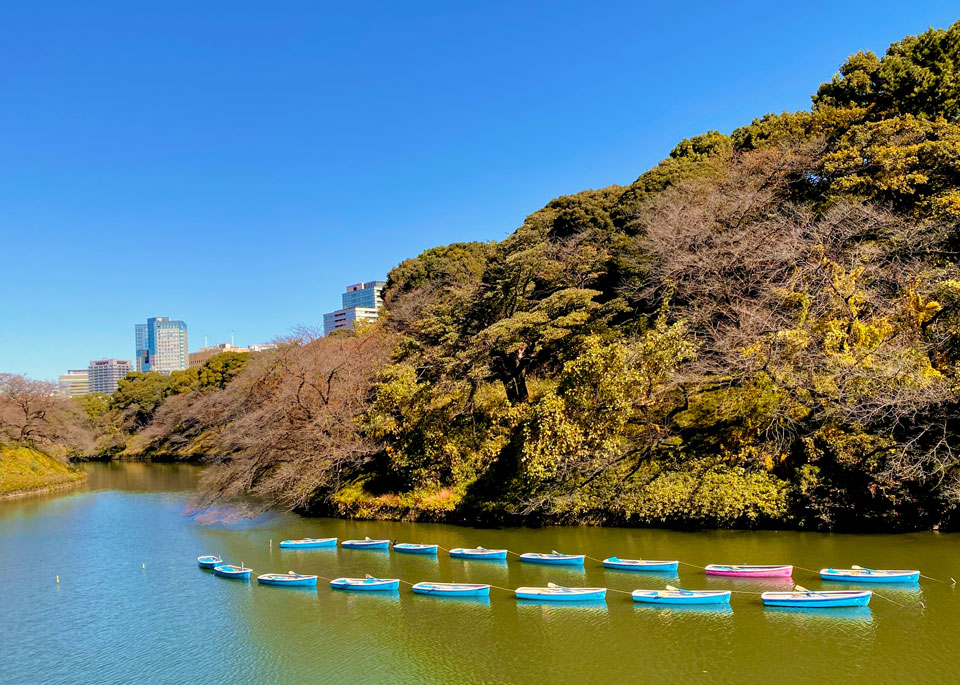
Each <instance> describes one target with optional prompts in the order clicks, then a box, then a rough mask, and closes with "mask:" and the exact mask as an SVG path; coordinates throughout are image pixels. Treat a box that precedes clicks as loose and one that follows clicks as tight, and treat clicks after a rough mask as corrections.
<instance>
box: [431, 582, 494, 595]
mask: <svg viewBox="0 0 960 685" xmlns="http://www.w3.org/2000/svg"><path fill="white" fill-rule="evenodd" d="M413 591H414V592H416V593H417V594H418V595H435V596H437V597H489V596H490V586H489V585H480V584H477V583H417V584H416V585H414V586H413Z"/></svg>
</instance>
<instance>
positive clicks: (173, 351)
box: [135, 316, 190, 373]
mask: <svg viewBox="0 0 960 685" xmlns="http://www.w3.org/2000/svg"><path fill="white" fill-rule="evenodd" d="M135 331H136V340H137V371H143V372H144V373H147V372H149V371H158V372H160V373H170V372H171V371H179V370H180V369H185V368H187V366H188V364H189V361H190V360H189V357H188V356H187V324H185V323H184V322H183V321H171V320H170V319H168V318H167V317H165V316H157V317H154V318H152V319H147V323H145V324H143V323H138V324H136V328H135Z"/></svg>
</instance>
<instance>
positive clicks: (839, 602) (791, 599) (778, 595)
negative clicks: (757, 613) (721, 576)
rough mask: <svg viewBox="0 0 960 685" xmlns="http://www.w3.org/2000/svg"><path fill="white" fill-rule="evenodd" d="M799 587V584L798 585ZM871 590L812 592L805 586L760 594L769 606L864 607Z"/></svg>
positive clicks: (871, 593) (868, 600)
mask: <svg viewBox="0 0 960 685" xmlns="http://www.w3.org/2000/svg"><path fill="white" fill-rule="evenodd" d="M798 587H799V586H798ZM872 595H873V592H871V591H870V590H821V591H819V592H814V591H812V590H807V589H806V588H803V589H798V590H794V591H793V592H764V593H763V594H762V595H760V599H762V600H763V603H764V605H765V606H769V607H808V608H825V607H865V606H867V605H868V604H869V603H870V597H871V596H872Z"/></svg>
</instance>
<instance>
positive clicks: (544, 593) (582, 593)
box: [514, 583, 607, 602]
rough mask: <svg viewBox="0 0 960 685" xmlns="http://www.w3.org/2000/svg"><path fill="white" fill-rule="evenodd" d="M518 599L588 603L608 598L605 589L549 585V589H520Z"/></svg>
mask: <svg viewBox="0 0 960 685" xmlns="http://www.w3.org/2000/svg"><path fill="white" fill-rule="evenodd" d="M514 593H515V594H516V595H517V599H536V600H546V601H550V602H588V601H596V600H602V599H603V598H604V597H606V596H607V588H605V587H563V586H562V585H554V584H553V583H548V584H547V587H518V588H517V589H516V590H514Z"/></svg>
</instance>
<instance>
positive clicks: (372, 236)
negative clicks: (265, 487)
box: [0, 0, 960, 379]
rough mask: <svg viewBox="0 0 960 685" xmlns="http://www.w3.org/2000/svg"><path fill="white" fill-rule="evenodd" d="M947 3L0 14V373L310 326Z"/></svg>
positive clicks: (290, 6)
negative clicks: (147, 344) (149, 326)
mask: <svg viewBox="0 0 960 685" xmlns="http://www.w3.org/2000/svg"><path fill="white" fill-rule="evenodd" d="M958 18H960V6H958V5H957V4H956V2H955V0H951V1H950V2H922V3H919V2H914V3H911V2H885V3H883V2H851V1H848V2H830V3H826V2H808V3H802V4H799V5H798V4H795V3H793V4H789V3H788V4H784V3H775V2H769V0H768V1H766V2H762V3H720V2H704V3H683V2H657V3H647V4H646V6H645V4H644V3H639V2H635V1H631V2H607V3H604V2H590V3H587V2H579V3H572V2H570V3H566V2H542V3H540V2H519V1H516V0H514V1H511V2H475V3H464V2H420V1H411V2H399V1H398V2H395V3H389V4H387V3H378V2H364V3H349V2H347V3H321V2H317V1H308V2H295V1H289V2H279V3H263V2H257V3H252V2H237V1H233V2H179V1H165V2H159V3H149V4H147V3H136V2H127V1H124V2H119V1H110V0H104V1H103V2H96V3H82V2H43V1H38V2H19V3H13V2H11V3H4V5H3V7H2V8H0V129H2V131H3V135H2V136H0V254H2V264H0V370H2V371H12V372H18V373H27V374H30V375H32V376H34V377H37V378H50V379H52V378H55V377H56V376H57V375H58V374H59V373H62V372H63V370H65V369H67V368H73V367H83V366H86V364H87V362H88V361H89V360H90V359H93V358H99V357H102V356H115V357H121V358H127V359H131V358H132V357H133V347H134V334H133V326H134V324H135V323H136V322H140V321H143V320H145V319H146V318H147V317H149V316H170V317H173V318H179V319H183V320H185V321H186V322H187V324H188V326H189V334H190V347H191V349H196V348H197V347H199V346H200V345H201V344H202V341H203V337H204V336H207V338H208V340H209V342H210V343H214V342H221V341H224V340H229V338H230V333H231V331H234V332H235V335H236V341H237V343H238V344H249V343H255V342H262V341H266V340H269V339H271V338H272V337H274V336H276V335H279V334H284V333H287V332H289V330H290V328H291V327H292V326H293V325H295V324H297V323H304V324H318V323H320V322H321V320H322V315H323V312H325V311H329V310H332V309H335V308H338V307H339V293H340V292H341V291H342V289H343V286H345V285H346V284H348V283H354V282H357V281H363V280H370V279H375V278H382V277H384V276H385V275H386V273H387V271H388V270H389V269H390V268H391V267H392V266H393V265H394V264H396V263H397V262H399V261H400V260H402V259H404V258H407V257H410V256H413V255H416V254H417V253H419V252H420V251H422V250H424V249H426V248H429V247H432V246H435V245H439V244H443V243H449V242H453V241H460V240H490V239H502V238H503V237H505V236H506V235H508V234H509V233H510V232H511V231H512V230H513V229H514V228H515V227H516V226H518V225H519V224H520V223H521V222H522V221H523V218H524V216H526V215H527V214H529V213H530V212H532V211H534V210H536V209H538V208H540V207H541V206H543V205H544V203H546V202H547V201H549V200H550V199H551V198H553V197H556V196H558V195H563V194H566V193H570V192H576V191H579V190H582V189H585V188H596V187H602V186H605V185H609V184H612V183H621V184H623V183H630V182H631V181H633V180H634V179H635V178H636V177H637V176H638V175H639V174H640V173H641V172H643V171H644V170H645V169H647V168H649V167H650V166H652V165H654V164H656V162H657V161H659V160H660V159H661V158H663V157H664V156H665V155H666V154H667V153H668V152H669V150H670V149H671V148H672V147H673V145H674V144H675V143H676V142H677V141H678V140H680V139H682V138H684V137H687V136H690V135H695V134H697V133H701V132H703V131H705V130H707V129H719V130H721V131H724V132H729V131H730V130H732V129H734V128H736V127H737V126H739V125H742V124H744V123H747V122H749V121H750V120H751V119H752V118H754V117H755V116H759V115H762V114H763V113H765V112H770V111H780V110H784V109H788V110H795V109H801V108H806V107H807V106H808V105H809V96H810V94H811V93H812V92H813V91H814V90H815V89H816V87H817V85H818V84H819V83H820V82H822V81H824V80H827V79H828V78H829V77H830V76H831V75H832V74H833V73H834V72H835V71H836V70H837V67H838V66H839V65H840V63H841V62H842V61H843V60H844V58H845V57H846V56H847V55H848V54H850V53H852V52H855V51H856V50H858V49H872V50H874V51H877V52H882V51H883V50H884V49H885V48H886V46H887V45H888V44H889V43H890V42H891V41H894V40H898V39H900V38H902V37H903V36H905V35H907V34H915V33H918V32H921V31H923V30H925V29H926V28H927V27H928V26H934V27H946V26H948V25H949V24H951V23H952V22H954V21H955V20H957V19H958Z"/></svg>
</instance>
